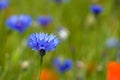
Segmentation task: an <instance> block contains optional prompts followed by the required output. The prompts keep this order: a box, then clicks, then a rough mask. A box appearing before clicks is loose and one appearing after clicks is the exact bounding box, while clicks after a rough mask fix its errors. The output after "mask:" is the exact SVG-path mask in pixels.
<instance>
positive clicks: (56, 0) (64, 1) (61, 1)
mask: <svg viewBox="0 0 120 80" xmlns="http://www.w3.org/2000/svg"><path fill="white" fill-rule="evenodd" d="M52 1H54V2H56V3H58V4H59V3H68V2H70V0H52Z"/></svg>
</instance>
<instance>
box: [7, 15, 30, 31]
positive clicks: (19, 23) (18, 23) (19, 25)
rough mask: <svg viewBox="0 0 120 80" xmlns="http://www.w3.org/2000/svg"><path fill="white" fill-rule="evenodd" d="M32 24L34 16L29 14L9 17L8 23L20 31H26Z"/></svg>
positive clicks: (10, 26)
mask: <svg viewBox="0 0 120 80" xmlns="http://www.w3.org/2000/svg"><path fill="white" fill-rule="evenodd" d="M31 24H32V18H31V17H30V16H29V15H23V14H22V15H19V16H17V15H13V16H11V17H10V18H8V19H7V21H6V25H7V26H8V27H9V28H11V29H14V30H17V31H18V32H20V33H22V32H24V31H25V30H26V29H27V28H28V27H29V26H31Z"/></svg>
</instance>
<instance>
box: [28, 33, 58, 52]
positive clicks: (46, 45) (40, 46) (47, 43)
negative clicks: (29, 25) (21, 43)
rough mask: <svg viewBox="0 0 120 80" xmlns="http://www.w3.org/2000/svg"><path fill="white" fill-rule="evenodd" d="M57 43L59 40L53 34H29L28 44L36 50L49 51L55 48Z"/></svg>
mask: <svg viewBox="0 0 120 80" xmlns="http://www.w3.org/2000/svg"><path fill="white" fill-rule="evenodd" d="M59 43H60V40H59V39H58V38H57V37H56V36H55V35H53V34H51V35H48V34H45V33H35V34H31V35H30V37H29V39H28V46H29V47H30V48H32V50H36V51H44V52H50V51H51V50H55V48H56V46H57V45H58V44H59Z"/></svg>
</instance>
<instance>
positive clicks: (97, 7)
mask: <svg viewBox="0 0 120 80" xmlns="http://www.w3.org/2000/svg"><path fill="white" fill-rule="evenodd" d="M90 10H91V12H92V13H94V14H95V15H98V14H100V13H101V12H103V7H102V6H100V5H92V6H90Z"/></svg>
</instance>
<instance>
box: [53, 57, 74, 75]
mask: <svg viewBox="0 0 120 80" xmlns="http://www.w3.org/2000/svg"><path fill="white" fill-rule="evenodd" d="M53 64H54V66H55V68H56V69H57V70H58V71H59V72H61V73H64V72H66V71H68V70H70V69H71V68H72V61H71V60H70V59H66V60H65V61H64V62H62V61H61V59H60V58H56V59H55V60H54V61H53Z"/></svg>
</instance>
